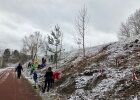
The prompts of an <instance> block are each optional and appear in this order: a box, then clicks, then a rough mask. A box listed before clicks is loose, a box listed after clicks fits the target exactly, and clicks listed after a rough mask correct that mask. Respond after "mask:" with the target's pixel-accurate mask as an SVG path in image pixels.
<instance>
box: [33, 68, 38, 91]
mask: <svg viewBox="0 0 140 100" xmlns="http://www.w3.org/2000/svg"><path fill="white" fill-rule="evenodd" d="M37 78H38V76H37V71H36V70H34V72H33V79H34V81H35V86H34V88H35V89H36V84H37Z"/></svg>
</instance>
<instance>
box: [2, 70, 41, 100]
mask: <svg viewBox="0 0 140 100" xmlns="http://www.w3.org/2000/svg"><path fill="white" fill-rule="evenodd" d="M0 100H41V98H40V97H39V96H38V95H37V94H36V92H35V91H34V90H33V88H32V86H31V85H30V84H29V83H28V82H27V80H25V79H24V78H23V77H21V79H17V76H16V73H15V71H14V69H12V68H10V69H7V70H5V71H3V72H1V73H0Z"/></svg>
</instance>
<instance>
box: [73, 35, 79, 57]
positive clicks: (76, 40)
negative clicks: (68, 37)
mask: <svg viewBox="0 0 140 100" xmlns="http://www.w3.org/2000/svg"><path fill="white" fill-rule="evenodd" d="M74 42H75V43H76V45H77V46H78V52H77V54H78V56H79V54H80V45H81V39H80V38H79V37H78V36H76V35H74Z"/></svg>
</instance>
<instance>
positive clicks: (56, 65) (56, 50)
mask: <svg viewBox="0 0 140 100" xmlns="http://www.w3.org/2000/svg"><path fill="white" fill-rule="evenodd" d="M56 69H57V46H56Z"/></svg>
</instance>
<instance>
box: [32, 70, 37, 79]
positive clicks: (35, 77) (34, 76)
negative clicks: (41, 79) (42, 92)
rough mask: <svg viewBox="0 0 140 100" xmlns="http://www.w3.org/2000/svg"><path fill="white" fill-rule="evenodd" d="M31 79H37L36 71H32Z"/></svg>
mask: <svg viewBox="0 0 140 100" xmlns="http://www.w3.org/2000/svg"><path fill="white" fill-rule="evenodd" d="M33 78H34V79H35V80H36V79H37V72H36V71H34V73H33Z"/></svg>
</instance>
